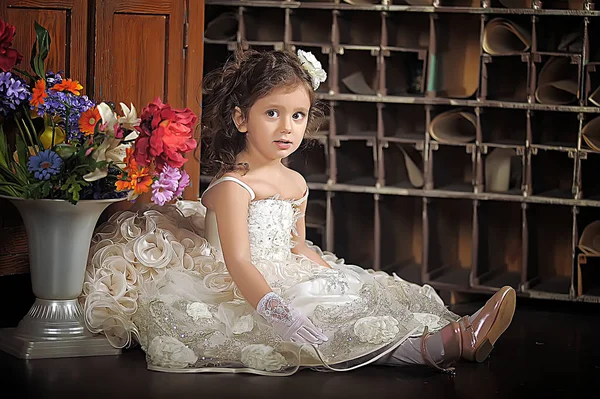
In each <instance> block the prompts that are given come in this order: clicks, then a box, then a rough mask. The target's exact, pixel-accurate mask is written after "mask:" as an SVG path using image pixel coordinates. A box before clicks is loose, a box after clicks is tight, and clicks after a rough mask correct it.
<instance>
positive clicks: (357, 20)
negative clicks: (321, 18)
mask: <svg viewBox="0 0 600 399" xmlns="http://www.w3.org/2000/svg"><path fill="white" fill-rule="evenodd" d="M381 18H382V17H381V13H380V12H378V11H355V10H349V11H341V12H340V13H339V14H338V15H337V29H338V38H339V44H341V45H354V46H379V45H381Z"/></svg>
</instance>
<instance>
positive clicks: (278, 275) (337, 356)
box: [80, 177, 460, 375]
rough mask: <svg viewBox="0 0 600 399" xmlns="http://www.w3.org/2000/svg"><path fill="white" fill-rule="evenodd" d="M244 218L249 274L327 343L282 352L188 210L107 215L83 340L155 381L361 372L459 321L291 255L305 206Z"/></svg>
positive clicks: (395, 290)
mask: <svg viewBox="0 0 600 399" xmlns="http://www.w3.org/2000/svg"><path fill="white" fill-rule="evenodd" d="M224 181H234V182H235V183H237V184H240V185H242V186H243V187H244V188H245V189H246V190H248V192H249V193H250V196H251V199H252V200H251V202H250V205H249V211H248V231H249V238H250V252H251V256H252V261H253V264H254V266H255V267H256V268H257V269H258V270H259V271H260V272H261V274H262V275H263V276H264V277H265V279H266V281H267V282H268V284H269V285H270V287H271V288H272V290H273V291H274V292H276V293H277V294H279V295H281V296H282V297H283V298H284V299H286V300H287V301H288V302H289V303H290V304H291V305H292V306H294V307H295V308H297V309H298V310H300V311H301V312H303V313H304V314H305V315H306V316H307V317H308V318H309V319H310V320H311V321H312V322H313V323H314V324H315V326H317V327H318V328H320V329H321V330H322V331H323V332H324V334H325V335H327V337H328V338H329V340H328V341H327V342H325V343H324V344H321V345H318V346H312V345H306V344H305V345H299V344H296V343H292V342H284V341H282V340H281V338H280V337H279V336H278V335H277V334H276V333H274V331H273V329H272V327H271V326H270V325H269V324H268V323H267V322H266V320H265V319H263V318H262V317H261V316H260V315H258V314H257V312H256V311H255V309H254V308H253V307H252V306H251V305H250V304H249V303H248V302H247V301H246V300H245V299H244V298H243V296H242V294H241V293H240V291H239V290H238V288H237V287H236V285H235V283H234V281H233V280H232V278H231V276H230V275H229V273H228V272H227V268H226V266H225V264H224V262H223V255H222V253H221V250H220V245H219V239H218V232H217V225H216V218H215V215H214V213H213V212H212V211H210V210H207V209H206V208H205V207H204V206H203V205H202V204H201V202H200V201H179V202H177V204H174V205H167V206H163V207H158V206H149V207H146V208H144V209H143V210H140V211H138V212H136V213H133V212H131V211H121V212H118V213H116V214H114V215H112V217H111V218H110V219H109V220H108V221H107V222H105V223H104V224H102V225H100V226H99V227H98V228H97V231H96V233H95V235H94V239H93V241H92V245H91V249H90V255H89V262H88V265H87V273H86V279H85V283H84V290H83V293H82V295H81V298H80V299H81V301H82V303H83V304H84V309H85V321H86V325H87V327H88V329H89V330H90V331H92V332H94V333H102V334H105V335H106V337H107V338H108V340H109V341H110V343H111V344H112V345H113V346H115V347H120V348H123V347H127V346H130V345H132V344H136V343H137V344H139V345H140V346H141V348H142V349H143V350H144V352H145V353H146V359H147V363H148V368H149V369H151V370H157V371H166V372H230V373H231V372H246V373H255V374H263V375H290V374H293V373H295V372H296V371H297V370H299V369H301V368H307V367H308V368H312V369H315V370H320V371H323V370H324V371H332V370H333V371H346V370H352V369H355V368H358V367H362V366H365V365H367V364H371V363H373V362H375V361H377V360H378V359H381V358H382V357H383V356H385V355H387V354H388V353H390V352H392V351H393V350H395V349H396V348H397V347H398V346H399V345H401V344H402V343H403V342H404V341H405V340H406V339H408V338H409V337H418V336H421V335H422V334H423V333H424V330H425V327H427V328H428V330H429V331H430V332H435V331H438V330H440V329H441V328H442V327H444V326H445V325H447V324H448V323H449V322H450V321H457V320H458V319H459V318H460V317H459V316H458V315H456V314H454V313H453V312H451V311H449V310H448V309H447V308H446V306H445V305H444V303H443V301H442V299H441V298H440V297H439V296H438V294H437V293H436V292H435V291H434V290H433V288H432V287H430V286H428V285H423V286H420V285H417V284H414V283H411V282H408V281H405V280H403V279H401V278H399V277H398V276H396V275H389V274H387V273H385V272H382V271H374V270H367V269H364V268H362V267H360V266H356V265H351V264H347V263H345V262H344V260H343V259H341V258H338V257H337V256H336V255H334V254H333V253H330V252H325V251H322V250H321V249H320V248H318V247H317V246H314V245H312V243H310V242H309V243H308V244H309V246H310V247H311V248H312V249H313V250H315V251H316V252H317V253H319V255H321V256H322V257H323V259H324V260H325V261H326V262H327V263H328V264H329V265H330V266H331V267H332V269H328V268H325V267H323V266H321V265H318V264H316V263H314V262H312V261H311V260H309V259H308V258H306V257H304V256H301V255H296V254H294V253H292V248H293V245H294V243H293V240H292V238H293V236H294V234H296V231H295V225H296V221H297V220H298V218H301V217H303V215H302V214H301V213H300V211H299V207H300V205H301V204H302V202H303V201H306V200H307V198H308V190H307V192H306V195H305V196H304V197H303V198H300V199H282V198H279V197H278V196H274V197H270V198H266V199H256V198H255V194H254V192H253V191H252V189H251V188H250V187H249V186H247V185H246V184H244V183H243V182H241V181H240V180H237V179H235V178H232V177H223V178H221V179H219V180H217V181H215V182H214V183H213V184H212V185H211V186H210V187H209V189H210V188H212V187H214V186H215V185H216V184H220V183H222V182H224Z"/></svg>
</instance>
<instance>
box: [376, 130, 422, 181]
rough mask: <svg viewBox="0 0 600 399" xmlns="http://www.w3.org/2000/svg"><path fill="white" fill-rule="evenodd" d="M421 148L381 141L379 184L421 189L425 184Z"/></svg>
mask: <svg viewBox="0 0 600 399" xmlns="http://www.w3.org/2000/svg"><path fill="white" fill-rule="evenodd" d="M422 148H423V147H422V146H414V145H411V144H404V143H398V142H390V141H387V140H386V139H383V140H382V141H381V156H382V157H383V170H382V174H381V183H382V185H384V186H387V187H399V188H406V189H421V188H422V187H423V185H424V183H425V175H424V172H423V149H422Z"/></svg>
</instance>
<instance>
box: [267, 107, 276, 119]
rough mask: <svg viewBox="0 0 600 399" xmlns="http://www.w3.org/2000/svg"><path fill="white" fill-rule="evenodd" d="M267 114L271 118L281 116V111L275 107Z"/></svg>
mask: <svg viewBox="0 0 600 399" xmlns="http://www.w3.org/2000/svg"><path fill="white" fill-rule="evenodd" d="M267 116H268V117H269V118H277V117H278V116H279V113H278V112H277V111H276V110H274V109H270V110H268V111H267Z"/></svg>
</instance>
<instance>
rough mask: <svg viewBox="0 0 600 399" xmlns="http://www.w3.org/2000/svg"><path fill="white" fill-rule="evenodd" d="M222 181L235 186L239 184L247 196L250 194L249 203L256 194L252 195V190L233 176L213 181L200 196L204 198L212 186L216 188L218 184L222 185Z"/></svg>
mask: <svg viewBox="0 0 600 399" xmlns="http://www.w3.org/2000/svg"><path fill="white" fill-rule="evenodd" d="M224 181H232V182H236V183H237V184H239V185H240V186H242V187H243V188H245V189H246V191H248V194H250V201H252V200H253V199H254V198H255V197H256V194H254V190H252V189H251V188H250V186H249V185H247V184H246V183H244V182H243V181H241V180H240V179H237V178H235V177H233V176H223V177H221V178H220V179H217V180H215V181H214V182H213V183H212V184H211V185H210V186H208V188H207V189H206V190H204V193H203V194H202V196H204V194H206V193H207V192H208V190H210V189H211V188H213V187H214V186H216V185H217V184H219V183H223V182H224Z"/></svg>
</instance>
